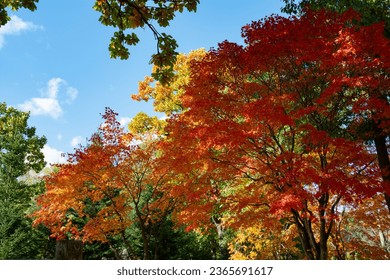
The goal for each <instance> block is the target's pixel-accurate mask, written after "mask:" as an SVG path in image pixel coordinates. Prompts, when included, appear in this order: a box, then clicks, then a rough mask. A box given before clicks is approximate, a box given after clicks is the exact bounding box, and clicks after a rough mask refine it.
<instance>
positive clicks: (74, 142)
mask: <svg viewBox="0 0 390 280" xmlns="http://www.w3.org/2000/svg"><path fill="white" fill-rule="evenodd" d="M85 142H86V141H85V139H84V138H83V137H81V136H76V137H73V138H72V140H71V141H70V145H71V146H72V147H74V148H76V147H77V146H79V145H82V144H85Z"/></svg>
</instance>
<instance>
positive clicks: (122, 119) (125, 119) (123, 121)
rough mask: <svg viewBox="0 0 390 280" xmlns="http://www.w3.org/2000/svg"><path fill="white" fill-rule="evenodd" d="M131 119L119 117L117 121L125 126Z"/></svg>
mask: <svg viewBox="0 0 390 280" xmlns="http://www.w3.org/2000/svg"><path fill="white" fill-rule="evenodd" d="M131 120H132V118H128V117H122V118H120V119H119V123H120V124H121V126H122V127H125V126H127V125H128V124H129V123H130V122H131Z"/></svg>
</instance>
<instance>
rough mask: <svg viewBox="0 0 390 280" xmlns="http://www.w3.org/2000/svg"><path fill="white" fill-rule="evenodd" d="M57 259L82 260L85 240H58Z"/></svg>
mask: <svg viewBox="0 0 390 280" xmlns="http://www.w3.org/2000/svg"><path fill="white" fill-rule="evenodd" d="M54 258H55V259H56V260H82V259H83V242H82V241H80V240H57V242H56V253H55V257H54Z"/></svg>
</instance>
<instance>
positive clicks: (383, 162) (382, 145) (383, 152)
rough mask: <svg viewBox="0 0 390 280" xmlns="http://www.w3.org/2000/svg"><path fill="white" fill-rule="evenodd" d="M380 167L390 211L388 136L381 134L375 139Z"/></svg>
mask: <svg viewBox="0 0 390 280" xmlns="http://www.w3.org/2000/svg"><path fill="white" fill-rule="evenodd" d="M374 142H375V148H376V154H377V157H378V164H379V168H380V169H381V173H382V178H383V183H384V185H385V191H384V195H385V200H386V204H387V209H388V210H389V213H390V160H389V153H388V151H387V146H386V136H384V135H381V136H378V137H376V138H375V139H374Z"/></svg>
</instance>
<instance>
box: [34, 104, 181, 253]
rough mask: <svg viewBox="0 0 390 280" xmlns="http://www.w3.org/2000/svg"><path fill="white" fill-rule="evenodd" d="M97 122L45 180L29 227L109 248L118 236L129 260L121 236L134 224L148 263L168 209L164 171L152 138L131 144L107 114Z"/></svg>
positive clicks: (170, 202)
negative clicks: (96, 129) (93, 131)
mask: <svg viewBox="0 0 390 280" xmlns="http://www.w3.org/2000/svg"><path fill="white" fill-rule="evenodd" d="M103 118H104V119H105V123H104V124H102V125H101V127H100V128H99V132H98V133H96V134H94V135H93V136H92V138H91V139H90V141H89V143H90V144H89V146H87V147H80V148H79V149H77V150H76V152H75V153H74V154H70V155H69V159H68V163H67V164H62V165H59V166H58V167H59V171H58V173H55V174H52V175H51V176H49V177H46V179H45V183H46V188H47V191H46V192H45V193H44V194H43V195H42V196H40V197H39V198H38V205H39V206H40V209H39V210H38V211H36V212H35V213H34V214H33V216H34V217H35V221H34V223H35V224H36V225H38V224H41V223H42V224H44V225H45V226H47V227H48V228H49V229H50V230H51V232H52V235H51V237H53V238H57V239H64V238H69V239H82V240H83V241H85V242H94V241H98V242H103V243H110V242H111V241H112V239H113V238H117V237H119V238H120V239H121V241H122V242H123V244H125V245H126V248H125V249H126V250H127V252H128V254H129V257H130V258H137V257H139V256H138V255H137V254H136V253H135V252H133V249H134V248H133V245H132V244H130V243H129V237H128V236H126V231H127V230H128V229H129V228H130V227H131V226H132V225H136V226H137V227H138V229H139V230H140V234H141V236H142V242H143V256H141V257H142V258H144V259H148V258H150V257H151V256H150V250H149V249H150V248H149V246H150V240H151V238H152V236H153V235H154V234H156V233H158V231H159V227H160V226H161V224H162V223H163V221H164V219H165V217H166V216H167V215H168V214H169V213H170V211H171V208H172V206H173V204H174V201H173V200H171V199H170V198H169V196H168V194H169V193H168V192H164V188H165V186H166V185H167V184H168V183H169V180H170V171H169V170H167V168H165V167H164V166H160V165H158V164H159V163H158V161H157V155H158V151H157V149H156V144H155V142H154V141H153V139H152V140H149V141H147V139H145V138H144V139H143V143H137V142H136V141H134V140H136V139H135V138H133V136H132V135H131V134H129V133H125V132H124V131H123V129H122V128H121V127H120V124H119V123H118V122H117V121H116V113H114V112H113V111H112V110H111V109H107V110H106V112H105V114H104V115H103ZM112 248H114V247H112ZM116 255H118V256H119V253H118V252H117V253H116Z"/></svg>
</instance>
